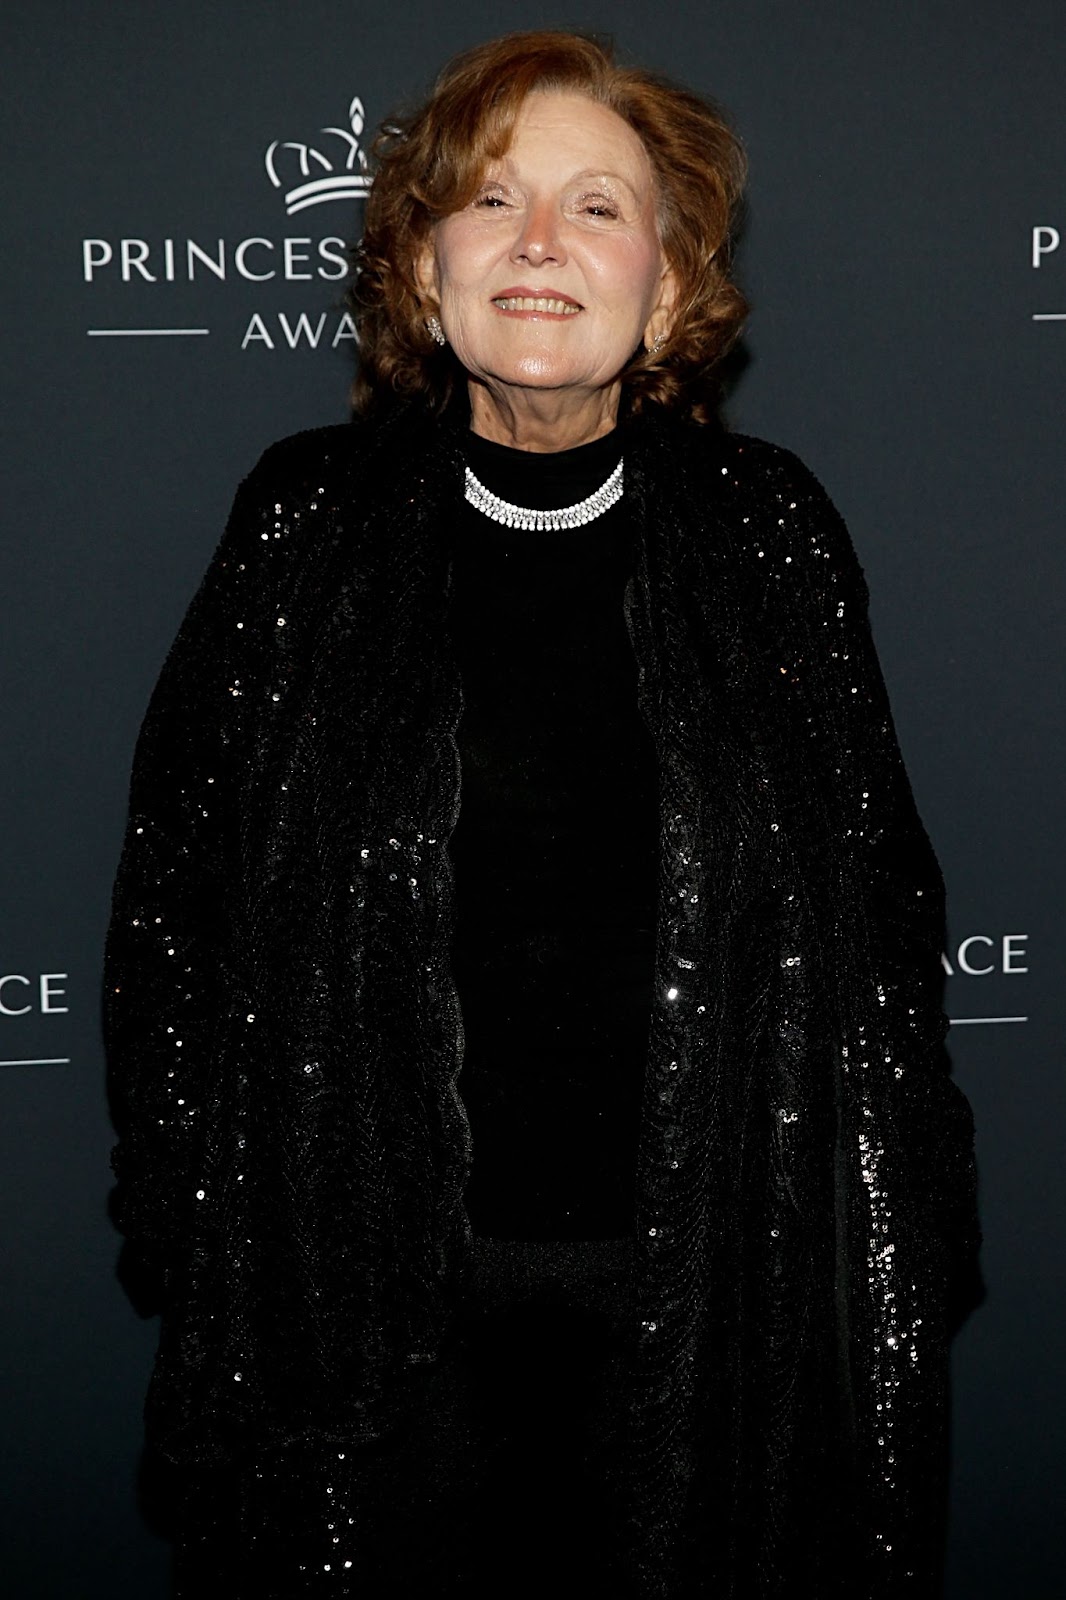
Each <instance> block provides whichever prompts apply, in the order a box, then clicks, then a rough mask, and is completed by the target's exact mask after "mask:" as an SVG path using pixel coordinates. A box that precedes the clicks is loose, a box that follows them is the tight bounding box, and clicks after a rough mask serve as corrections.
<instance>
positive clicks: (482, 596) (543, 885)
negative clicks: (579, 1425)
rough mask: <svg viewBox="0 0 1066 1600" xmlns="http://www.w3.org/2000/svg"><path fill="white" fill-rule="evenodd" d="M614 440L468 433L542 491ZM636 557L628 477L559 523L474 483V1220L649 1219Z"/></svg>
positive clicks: (509, 475) (568, 1226)
mask: <svg viewBox="0 0 1066 1600" xmlns="http://www.w3.org/2000/svg"><path fill="white" fill-rule="evenodd" d="M621 448H622V437H621V434H620V432H619V430H617V429H616V430H615V431H614V432H612V433H610V434H607V435H605V436H604V437H602V438H600V439H596V440H594V441H592V443H590V444H585V445H580V446H578V447H577V448H576V449H572V450H564V451H561V452H556V453H550V454H540V453H533V452H528V451H521V450H515V449H512V448H510V447H509V446H505V445H499V444H495V443H493V442H492V441H490V440H487V439H483V438H481V437H480V436H479V435H476V434H473V433H470V434H469V435H468V436H467V443H466V451H467V461H468V463H469V465H470V467H471V468H472V470H473V471H474V472H475V473H476V475H477V477H478V478H479V479H480V480H481V482H482V483H483V484H485V486H486V487H487V488H488V489H490V490H492V492H493V493H494V494H497V495H499V496H500V497H501V498H503V499H505V500H508V501H511V502H513V503H516V504H519V505H526V506H533V507H538V508H548V507H556V506H564V505H571V504H573V503H574V502H576V501H579V500H582V499H584V498H585V497H586V496H587V495H589V494H591V493H592V492H593V491H594V490H595V489H597V488H599V487H600V486H601V484H603V483H604V481H605V480H606V479H607V477H608V476H609V474H610V473H611V471H612V469H613V468H614V466H615V465H616V464H617V461H618V459H619V456H620V454H621ZM631 567H632V535H631V531H630V523H629V519H628V516H627V514H626V507H625V498H624V496H623V498H622V500H621V501H620V502H619V503H618V504H617V505H615V506H614V507H612V508H611V509H610V510H609V511H606V512H604V513H602V514H601V515H600V516H598V517H597V518H595V519H594V520H593V521H591V522H589V523H586V524H584V525H583V526H580V527H577V528H572V529H564V530H560V531H557V532H556V531H549V532H545V531H535V530H528V529H521V528H508V527H505V526H503V525H502V524H500V523H497V522H495V521H493V520H492V519H490V518H489V517H487V516H485V515H484V514H483V513H482V512H480V511H477V510H475V509H474V507H473V506H471V505H469V504H468V503H465V502H464V505H463V510H462V514H461V516H460V518H459V520H458V525H457V527H456V528H455V530H454V545H453V567H452V589H451V627H452V633H453V639H454V644H455V650H456V656H457V660H458V663H459V669H460V673H461V678H462V684H463V713H462V717H461V720H460V724H459V728H458V730H457V740H458V744H459V754H460V761H461V765H462V781H461V790H460V812H459V817H458V820H457V823H456V826H455V829H454V830H453V834H452V839H451V853H452V860H453V864H454V868H455V892H456V911H457V927H456V938H455V943H454V946H453V963H454V973H455V979H456V985H457V988H458V991H459V998H460V1004H461V1007H462V1012H463V1021H464V1030H465V1050H464V1056H463V1064H462V1069H461V1073H460V1077H459V1091H460V1094H461V1096H462V1098H463V1101H464V1104H465V1105H466V1108H467V1112H468V1115H469V1118H470V1127H471V1134H472V1139H473V1167H472V1171H471V1175H470V1180H469V1183H468V1186H467V1191H466V1195H465V1201H466V1206H467V1211H468V1214H469V1216H470V1219H471V1224H472V1227H473V1230H474V1233H475V1235H478V1236H488V1237H494V1238H499V1239H560V1240H561V1239H566V1240H577V1239H603V1238H617V1237H621V1236H623V1235H625V1234H627V1233H629V1232H630V1231H631V1230H632V1227H633V1224H634V1210H633V1208H634V1197H635V1196H634V1174H635V1167H636V1153H637V1151H636V1143H637V1134H638V1128H639V1112H640V1097H641V1092H642V1087H643V1074H644V1062H645V1058H646V1050H647V1039H648V1025H649V1020H650V1009H651V1003H652V993H653V968H654V948H655V908H656V895H657V862H658V830H659V821H658V788H657V763H656V759H655V753H654V746H653V744H652V740H651V735H650V733H649V731H648V728H647V724H646V723H645V721H644V719H643V717H642V715H641V713H640V711H639V710H638V707H637V699H636V687H637V669H636V660H635V657H634V654H633V649H632V646H631V643H630V639H629V633H628V629H627V627H626V622H625V615H624V611H623V595H624V591H625V586H626V582H627V579H628V577H629V575H630V572H631Z"/></svg>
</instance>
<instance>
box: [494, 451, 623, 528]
mask: <svg viewBox="0 0 1066 1600" xmlns="http://www.w3.org/2000/svg"><path fill="white" fill-rule="evenodd" d="M466 498H467V500H468V501H469V502H470V504H471V505H472V506H474V507H475V508H476V509H477V510H478V511H481V512H484V514H485V516H486V517H491V518H492V520H493V522H502V523H503V524H504V526H505V527H507V528H535V529H538V530H541V529H547V530H551V531H552V532H556V531H557V530H559V529H560V528H580V527H581V525H582V523H585V522H591V521H592V519H593V518H594V517H598V516H600V515H601V513H602V512H604V511H609V510H610V508H611V506H613V505H614V504H615V503H616V502H617V501H618V500H620V499H621V498H622V463H621V461H619V463H618V465H617V466H616V467H615V469H614V471H613V472H612V473H611V476H610V477H609V478H608V479H607V482H606V483H603V484H601V485H600V487H599V488H598V489H596V490H594V492H593V493H592V494H590V495H589V497H588V499H587V500H579V501H578V502H577V504H576V505H572V506H559V507H558V508H557V509H556V510H554V511H538V510H535V509H534V508H533V507H532V506H515V505H512V504H511V502H510V501H509V500H501V499H500V497H499V495H498V494H493V493H492V490H491V489H486V487H485V485H484V484H483V483H482V481H481V479H480V478H476V477H475V476H474V474H473V473H472V472H471V470H470V468H469V467H467V469H466Z"/></svg>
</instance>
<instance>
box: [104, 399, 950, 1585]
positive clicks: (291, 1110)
mask: <svg viewBox="0 0 1066 1600" xmlns="http://www.w3.org/2000/svg"><path fill="white" fill-rule="evenodd" d="M624 426H625V427H626V430H627V435H628V437H627V440H626V446H625V463H626V497H627V503H628V504H629V506H630V508H631V512H632V515H633V517H634V518H635V528H636V545H635V549H636V554H635V562H634V571H633V575H632V578H631V580H630V582H629V584H628V587H627V590H626V595H625V613H626V620H627V623H628V628H629V632H630V637H631V640H632V644H633V648H634V651H635V654H636V660H637V664H638V669H639V683H640V689H639V699H640V707H641V710H642V712H643V715H644V716H645V717H646V719H647V722H648V725H649V728H650V730H651V732H652V735H653V737H654V742H655V747H656V751H657V755H658V759H659V766H660V793H661V818H660V830H659V849H660V894H659V920H658V933H657V954H656V958H655V981H656V991H657V998H656V1002H655V1009H654V1013H653V1018H652V1026H651V1035H650V1045H649V1053H648V1060H647V1073H646V1086H645V1091H644V1102H643V1113H642V1118H643V1120H642V1133H641V1140H640V1148H639V1157H638V1174H637V1177H638V1193H639V1208H638V1223H637V1231H638V1243H637V1250H638V1261H639V1301H640V1306H639V1328H638V1329H636V1331H635V1338H634V1341H633V1352H634V1353H633V1355H632V1359H631V1362H630V1370H629V1373H628V1378H627V1386H628V1412H629V1416H630V1419H631V1440H630V1445H629V1451H628V1456H627V1461H626V1470H627V1472H628V1475H629V1478H630V1481H631V1485H632V1506H633V1539H634V1550H633V1571H634V1573H635V1574H637V1575H638V1587H639V1589H640V1593H642V1594H645V1595H647V1596H649V1597H659V1596H662V1597H666V1596H670V1597H674V1596H679V1595H685V1596H690V1595H691V1596H697V1595H699V1596H703V1595H707V1596H711V1595H714V1596H723V1597H724V1596H732V1597H749V1596H750V1597H756V1596H757V1597H769V1596H775V1597H777V1596H785V1595H788V1596H792V1595H794V1594H796V1593H805V1594H810V1595H812V1596H834V1597H846V1600H885V1597H889V1596H897V1595H898V1596H904V1595H928V1594H932V1593H934V1592H935V1591H936V1584H937V1578H936V1571H937V1561H938V1548H939V1545H940V1542H941V1536H942V1532H943V1526H944V1482H945V1460H946V1428H947V1413H948V1405H947V1355H948V1343H949V1337H950V1332H951V1318H952V1314H953V1313H952V1304H953V1298H952V1297H953V1295H955V1294H956V1293H957V1289H958V1285H959V1284H960V1283H961V1282H963V1281H964V1280H965V1278H966V1276H967V1274H968V1273H970V1272H971V1271H972V1267H973V1262H974V1259H975V1256H976V1252H977V1248H978V1244H979V1238H980V1235H979V1230H978V1223H977V1220H976V1183H975V1173H974V1161H973V1126H972V1117H971V1112H970V1107H969V1104H968V1102H967V1101H966V1099H965V1097H964V1096H963V1094H962V1092H961V1091H960V1090H959V1088H958V1087H957V1086H956V1085H955V1083H954V1082H953V1080H952V1078H951V1077H950V1075H949V1063H948V1059H947V1055H946V1051H945V1048H944V1039H945V1033H946V1030H947V1026H948V1024H947V1018H946V1016H945V1014H944V1011H943V1010H942V1007H941V992H942V989H941V970H942V965H941V950H942V945H943V932H944V927H943V919H944V885H943V880H942V875H941V872H940V869H939V866H938V863H937V860H936V857H935V855H934V852H933V849H932V847H931V844H930V841H929V838H928V836H927V834H926V832H925V830H924V828H923V825H922V823H921V821H920V819H919V816H918V813H917V811H916V808H915V803H914V799H913V796H912V792H911V788H910V785H909V782H908V779H907V776H906V773H905V768H904V764H903V761H902V759H901V755H900V750H899V747H898V744H897V739H896V734H895V731H894V727H893V721H892V716H891V712H890V707H889V701H888V699H887V696H886V691H885V686H884V682H883V678H882V674H881V671H880V668H879V665H878V660H877V656H876V653H875V647H874V644H873V642H872V639H871V633H870V627H869V623H868V615H867V601H868V593H867V586H866V582H865V579H864V576H863V572H862V568H861V566H860V564H859V562H858V560H857V558H856V555H855V551H854V548H853V545H852V542H851V539H850V537H849V534H848V532H847V530H846V528H845V525H844V523H843V521H842V520H841V518H840V516H839V514H838V513H837V511H836V510H835V508H834V506H833V505H832V503H831V501H830V500H829V498H828V496H827V495H826V493H825V491H824V490H823V489H822V487H821V486H820V484H819V483H818V482H817V481H816V479H815V478H814V476H813V475H812V474H811V472H810V471H809V470H808V469H807V468H806V467H805V466H804V465H803V463H802V462H801V461H800V460H799V459H797V457H796V456H795V455H793V454H792V453H790V452H789V451H788V450H786V449H783V448H781V447H778V446H776V445H773V444H770V443H767V442H764V441H762V440H759V439H755V438H751V437H746V436H744V435H741V434H737V433H730V432H728V431H726V430H724V429H720V428H717V427H697V426H695V425H693V424H688V423H681V422H678V421H676V420H674V419H671V418H669V417H667V416H664V415H661V414H652V415H647V416H645V417H643V418H641V419H637V420H634V421H631V422H628V423H626V424H624ZM458 427H459V424H458V423H456V422H455V421H451V422H449V421H444V422H441V421H435V422H434V421H430V420H429V419H428V418H427V417H426V416H424V415H423V414H422V413H421V412H419V411H417V410H409V411H407V412H405V413H401V414H399V415H397V416H395V417H393V418H392V419H391V420H389V421H388V422H382V423H377V424H374V425H370V424H367V423H356V424H351V425H341V426H337V427H326V428H319V429H314V430H311V431H309V432H305V433H301V434H298V435H296V436H294V437H292V438H289V439H285V440H282V441H281V442H280V443H278V444H275V445H274V446H272V447H271V448H270V449H268V450H267V451H266V453H265V454H264V455H263V457H262V459H261V460H260V461H259V463H258V464H257V466H256V467H255V469H254V470H253V471H252V472H251V474H250V475H249V476H248V477H247V478H246V479H245V480H244V482H243V483H242V484H241V486H240V489H239V491H238V493H237V497H236V501H235V504H234V507H233V511H232V514H231V517H230V520H229V523H228V526H227V528H226V531H225V534H224V537H223V538H222V540H221V543H220V544H219V546H218V549H217V551H216V553H215V555H214V557H213V559H212V561H211V564H210V567H209V569H208V571H207V574H206V576H205V578H204V580H203V582H202V584H201V587H200V589H199V591H198V593H197V594H196V596H195V598H194V599H193V601H192V604H191V606H190V608H189V610H188V613H187V615H186V618H185V621H184V623H183V625H182V627H181V630H180V632H179V634H178V637H177V639H176V641H175V643H174V645H173V648H172V649H171V651H170V654H169V656H168V658H167V660H166V663H165V666H164V669H163V671H162V675H161V677H160V679H159V682H158V685H157V687H156V689H155V692H154V694H153V696H152V699H151V703H150V706H149V709H148V712H147V715H146V718H145V721H144V725H143V728H142V731H141V734H140V737H139V741H138V744H137V750H136V756H135V761H134V768H133V776H132V783H131V797H130V815H129V824H128V832H127V834H126V838H125V843H124V847H123V851H122V856H121V862H120V865H119V870H118V876H117V881H116V884H115V891H114V903H113V916H112V921H111V925H110V929H109V933H108V941H107V949H106V971H105V1027H106V1043H107V1049H108V1063H109V1065H108V1072H109V1092H110V1096H111V1103H112V1110H113V1117H114V1122H115V1127H116V1131H117V1134H118V1143H117V1145H116V1147H115V1150H114V1153H113V1158H112V1160H113V1165H114V1169H115V1173H116V1175H117V1180H118V1181H117V1187H116V1190H115V1192H114V1197H113V1198H114V1215H115V1217H116V1221H117V1223H118V1225H119V1227H120V1229H121V1230H122V1232H123V1233H124V1234H125V1235H126V1236H127V1237H128V1239H129V1241H130V1247H131V1248H132V1249H134V1250H135V1251H137V1252H139V1253H140V1255H141V1257H142V1258H143V1259H144V1260H145V1261H146V1262H151V1263H154V1264H155V1266H156V1267H157V1268H158V1269H159V1272H160V1273H161V1275H162V1279H163V1282H164V1284H165V1291H164V1300H163V1316H162V1324H161V1337H160V1345H159V1352H158V1357H157V1361H156V1365H155V1370H154V1373H153V1377H152V1381H151V1386H150V1390H149V1394H148V1399H147V1405H146V1418H147V1425H148V1432H149V1437H150V1438H151V1439H152V1440H153V1441H154V1442H155V1444H156V1446H157V1447H158V1448H159V1449H160V1450H161V1451H162V1452H163V1453H164V1455H166V1456H168V1457H169V1458H171V1459H172V1460H173V1461H175V1462H180V1463H186V1464H192V1465H193V1466H195V1465H196V1464H197V1463H201V1464H206V1463H215V1464H217V1463H219V1462H234V1463H236V1462H239V1461H240V1459H241V1458H242V1456H243V1455H244V1454H246V1453H247V1451H248V1450H249V1449H250V1448H251V1447H252V1446H253V1444H254V1446H255V1447H256V1448H260V1447H262V1446H263V1445H269V1444H270V1443H271V1442H275V1443H276V1442H281V1441H286V1440H291V1439H294V1438H296V1437H297V1436H300V1435H306V1436H313V1437H320V1438H321V1439H322V1440H323V1441H340V1440H345V1441H349V1442H351V1441H358V1440H360V1439H368V1438H370V1437H372V1436H374V1435H375V1434H378V1433H380V1432H381V1430H382V1429H387V1428H388V1425H389V1424H388V1418H389V1395H390V1383H391V1382H392V1381H393V1380H394V1378H395V1375H396V1374H397V1373H398V1372H402V1371H404V1370H406V1369H407V1367H408V1364H409V1363H420V1362H426V1361H431V1360H432V1359H433V1357H434V1352H435V1350H436V1349H437V1348H438V1344H439V1341H440V1339H441V1336H442V1332H443V1330H444V1329H445V1328H446V1327H447V1326H448V1321H449V1316H450V1308H451V1306H452V1305H453V1303H454V1295H455V1291H456V1286H457V1284H459V1283H460V1282H461V1281H462V1275H463V1272H464V1263H465V1262H466V1260H467V1254H468V1251H469V1246H470V1229H469V1224H468V1222H467V1219H466V1216H465V1213H464V1209H463V1189H464V1180H465V1177H466V1174H467V1170H468V1166H469V1164H470V1161H471V1141H470V1137H469V1129H468V1125H467V1121H466V1116H465V1113H464V1108H463V1103H462V1095H461V1090H462V1083H461V1077H460V1076H459V1068H460V1064H461V1057H462V1047H463V1029H462V1017H461V1011H460V1007H459V1003H458V996H457V992H456V988H455V985H454V983H453V980H452V977H451V972H450V966H449V939H450V930H451V927H452V916H453V878H452V871H451V865H450V861H449V854H448V839H449V832H450V830H451V828H452V826H453V824H454V822H455V819H456V817H457V815H458V809H459V803H460V780H461V773H460V770H459V761H458V757H457V747H456V741H455V730H456V727H457V724H458V720H459V717H460V714H461V710H462V686H461V682H460V680H459V677H458V674H457V671H456V669H455V665H454V661H453V660H452V658H451V655H450V650H449V637H448V623H447V615H448V614H447V594H448V574H449V563H448V558H447V553H446V542H445V541H444V540H443V539H442V538H441V533H440V530H441V528H442V526H445V525H446V524H447V521H448V518H449V515H450V512H451V508H452V507H454V505H455V504H456V503H457V499H458V497H459V496H460V495H461V493H462V458H461V454H460V434H459V432H458V431H457V430H458ZM588 847H589V849H590V850H595V849H596V835H595V829H594V828H593V829H591V830H590V834H589V840H588ZM565 1115H566V1107H565V1105H560V1106H559V1116H560V1117H564V1116H565Z"/></svg>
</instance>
